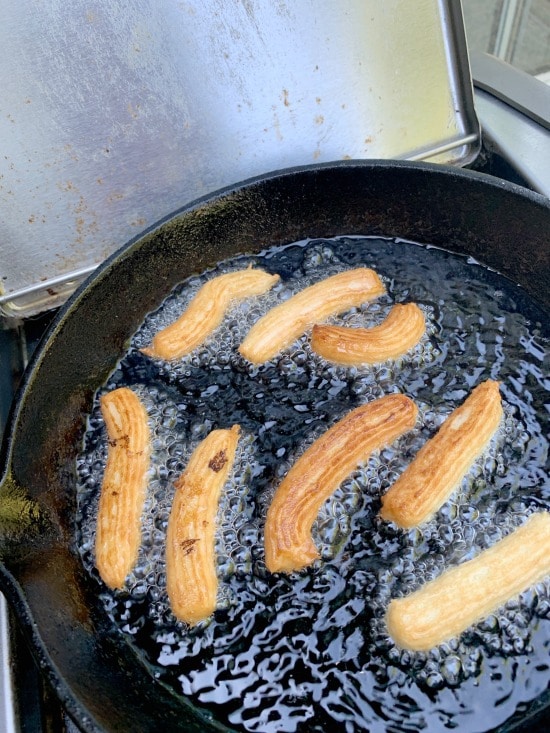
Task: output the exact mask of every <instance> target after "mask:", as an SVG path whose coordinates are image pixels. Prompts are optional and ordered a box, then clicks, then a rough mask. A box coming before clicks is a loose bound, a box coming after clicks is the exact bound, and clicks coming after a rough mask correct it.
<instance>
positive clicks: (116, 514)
mask: <svg viewBox="0 0 550 733" xmlns="http://www.w3.org/2000/svg"><path fill="white" fill-rule="evenodd" d="M100 404H101V411H102V413H103V419H104V420H105V425H106V427H107V439H108V441H109V443H108V450H107V464H106V466H105V472H104V474H103V482H102V485H101V494H100V498H99V509H98V515H97V533H96V542H95V554H96V566H97V569H98V570H99V574H100V575H101V577H102V579H103V580H104V582H105V583H106V584H107V585H108V586H109V587H110V588H121V587H122V586H123V584H124V579H125V578H126V576H127V575H128V573H129V572H130V570H131V569H132V568H133V566H134V564H135V562H136V559H137V554H138V550H139V544H140V541H141V512H142V510H143V503H144V501H145V492H146V488H147V470H148V467H149V456H150V435H149V425H148V422H147V420H148V418H147V412H146V410H145V408H144V406H143V405H142V403H141V402H140V399H139V397H138V396H137V395H136V394H135V392H132V390H131V389H128V387H120V388H119V389H115V390H113V391H112V392H109V393H108V394H106V395H104V396H103V397H101V399H100Z"/></svg>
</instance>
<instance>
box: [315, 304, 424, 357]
mask: <svg viewBox="0 0 550 733" xmlns="http://www.w3.org/2000/svg"><path fill="white" fill-rule="evenodd" d="M425 330H426V321H425V318H424V314H423V313H422V311H421V310H420V308H419V307H418V306H417V305H416V304H415V303H407V304H406V305H400V304H398V305H394V306H393V308H392V309H391V311H390V312H389V314H388V316H387V318H386V319H385V320H384V321H383V322H382V323H381V324H380V325H378V326H373V327H372V328H349V327H346V326H329V325H320V324H316V325H314V326H313V331H312V334H311V348H312V349H313V351H315V352H316V353H317V354H319V355H320V356H323V357H324V358H325V359H327V360H329V361H333V362H335V363H337V364H346V365H352V364H376V363H378V362H381V361H385V360H386V359H396V358H397V357H398V356H402V355H403V354H405V353H406V352H407V351H408V350H409V349H412V347H413V346H415V345H416V344H417V343H418V342H419V341H420V339H421V338H422V336H423V334H424V332H425Z"/></svg>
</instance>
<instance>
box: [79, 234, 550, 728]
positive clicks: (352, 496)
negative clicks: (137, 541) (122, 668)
mask: <svg viewBox="0 0 550 733" xmlns="http://www.w3.org/2000/svg"><path fill="white" fill-rule="evenodd" d="M249 263H252V264H254V265H255V266H258V267H263V268H265V269H267V270H269V271H271V272H277V273H279V274H280V275H281V283H280V284H279V285H278V286H277V287H276V288H275V289H274V290H273V291H272V292H271V293H269V294H266V295H264V296H261V297H258V298H255V299H251V300H249V301H246V302H245V303H244V304H240V305H237V306H235V307H234V308H233V309H232V310H231V311H230V312H229V313H228V315H227V318H226V319H225V321H224V323H223V325H222V326H221V327H220V328H219V329H218V330H217V332H216V333H215V334H214V335H213V336H212V338H210V339H209V340H208V342H207V343H206V344H205V345H204V347H202V348H200V349H199V350H197V351H196V352H195V353H193V354H191V355H190V356H189V357H186V358H184V359H182V360H181V361H179V362H177V363H175V364H169V363H166V362H152V361H151V360H149V359H147V358H146V357H145V356H143V355H142V354H141V353H140V352H139V350H138V349H139V348H140V347H142V346H144V345H145V344H147V343H149V341H150V340H151V338H152V336H153V334H154V333H156V332H157V331H158V330H159V329H160V328H162V327H163V326H165V325H167V324H168V323H170V322H171V321H172V320H174V319H175V318H176V317H177V316H178V315H179V314H180V313H181V312H182V311H183V310H184V308H185V306H186V304H187V303H188V302H189V300H190V298H191V297H192V296H193V294H194V293H195V292H196V291H197V290H198V288H199V287H200V286H201V285H202V284H203V283H204V282H206V280H208V279H210V278H212V277H214V276H216V275H218V274H221V273H222V272H227V271H229V270H234V269H240V268H243V267H246V266H248V264H249ZM360 265H366V266H369V267H373V268H374V269H375V270H376V271H377V272H378V273H379V275H380V276H381V277H382V278H383V279H384V281H385V283H386V286H387V295H385V296H384V297H381V298H379V299H378V300H376V301H375V302H373V303H370V304H367V305H365V306H364V307H362V308H356V309H353V310H352V311H350V312H348V313H346V314H344V315H343V316H341V317H338V318H334V319H332V320H333V321H334V322H335V323H348V324H351V325H355V326H368V325H374V324H376V323H378V322H379V321H380V320H382V318H383V317H384V316H385V315H386V313H387V312H388V310H389V308H390V306H391V305H392V304H393V303H396V302H408V301H414V302H416V303H418V304H419V305H420V306H421V307H422V308H423V310H424V312H425V314H426V317H427V322H428V329H427V334H426V336H425V337H424V338H423V340H422V342H421V343H420V344H419V345H418V346H417V347H416V348H415V349H413V350H412V352H410V353H409V354H407V355H406V356H405V357H403V358H401V359H399V360H397V362H388V363H385V364H381V365H378V366H375V367H362V368H342V367H334V366H331V365H329V364H328V363H327V362H325V361H324V360H323V359H321V358H319V357H316V356H314V355H313V354H312V353H311V351H310V348H309V344H308V337H307V336H305V337H303V338H301V339H300V340H299V341H298V342H296V343H295V344H293V345H292V346H291V347H290V348H289V349H287V350H286V351H285V352H284V353H283V354H281V355H280V356H279V357H277V358H276V359H274V360H273V361H271V362H269V363H268V364H266V365H263V366H260V367H251V366H250V365H249V364H247V363H246V362H245V361H244V360H243V359H242V358H241V357H240V356H239V355H238V353H237V347H238V345H239V343H240V341H241V340H242V338H243V337H244V335H245V333H246V332H247V330H248V329H249V328H250V326H251V324H252V323H253V322H254V321H255V320H256V319H257V318H258V317H259V316H260V315H261V314H262V313H264V312H265V311H266V310H267V309H268V308H269V307H271V306H272V305H274V304H275V303H277V302H280V301H281V300H283V299H285V298H286V297H288V295H289V294H292V293H294V292H297V291H298V290H300V289H301V288H303V287H304V286H305V285H308V284H311V283H312V282H315V281H318V280H321V279H323V278H325V277H327V276H328V275H330V274H333V273H335V272H339V271H341V270H344V269H346V268H350V267H357V266H360ZM543 318H544V315H543V313H542V312H541V311H539V310H538V309H537V307H536V305H535V304H533V303H532V302H530V301H529V300H528V299H527V298H526V297H525V295H524V294H523V293H522V291H521V290H520V289H519V288H517V287H515V286H514V285H513V284H511V283H510V282H509V281H508V280H506V279H504V278H502V277H501V276H499V275H498V274H496V273H494V272H492V271H489V270H487V269H486V268H484V267H482V266H480V265H479V264H477V263H475V262H473V261H470V260H468V259H466V258H463V257H459V256H457V255H453V254H450V253H448V252H445V251H442V250H440V249H436V248H432V247H425V246H420V245H416V244H412V243H408V242H402V241H395V240H386V239H378V238H376V239H375V238H356V237H342V238H338V239H334V240H315V241H308V242H301V243H298V244H294V245H290V246H287V247H283V248H278V249H274V250H269V251H267V252H264V253H262V254H260V255H258V256H254V257H252V256H246V257H237V258H235V259H233V260H230V261H227V262H225V263H222V264H221V265H219V267H217V268H216V269H214V270H211V271H209V272H206V273H204V274H203V275H201V276H198V277H193V278H191V279H189V280H188V281H187V282H185V283H183V284H182V285H180V286H179V287H178V288H177V289H176V290H175V291H174V293H173V294H172V295H171V296H170V297H169V298H168V299H167V300H166V301H165V303H164V304H163V305H162V307H161V308H160V309H159V310H158V311H157V312H156V313H153V314H151V315H149V316H148V317H147V319H146V321H145V323H144V324H143V325H142V327H141V328H140V330H139V331H138V332H137V333H136V334H135V337H134V339H133V342H132V345H131V348H130V350H129V351H128V353H127V354H126V356H125V358H124V359H123V360H122V361H121V363H120V365H119V367H118V368H117V370H116V371H115V372H114V373H113V375H112V377H111V378H110V380H109V382H108V384H107V385H105V387H104V388H103V390H101V391H100V393H101V392H102V391H104V390H110V389H113V388H114V387H117V386H121V385H130V386H132V387H133V388H134V389H136V390H137V391H138V392H139V394H140V395H141V396H142V397H143V399H144V401H145V403H146V406H147V409H148V411H149V416H150V421H151V426H152V429H153V430H154V444H153V467H152V469H151V475H150V482H149V496H148V499H147V505H146V510H145V516H144V530H143V543H142V549H141V551H140V556H139V561H138V564H137V566H136V568H135V570H134V572H133V573H132V574H131V576H130V577H129V578H128V582H127V587H126V588H125V590H124V591H122V592H117V593H111V592H108V591H106V590H105V588H104V586H102V585H98V592H100V593H101V595H102V599H103V601H104V604H105V608H106V609H107V612H108V613H109V614H110V616H111V617H112V619H113V622H114V623H115V624H116V625H117V626H118V627H119V629H120V632H121V633H122V634H124V635H125V636H126V638H127V639H128V643H129V644H131V645H132V646H133V647H134V648H135V650H136V654H138V655H139V656H140V658H142V659H144V660H145V661H146V663H147V664H148V666H149V667H150V669H151V674H152V676H154V677H155V678H157V679H161V680H163V681H164V682H165V683H167V684H168V685H170V686H172V688H173V689H174V691H175V694H183V695H185V696H188V697H189V698H190V699H191V700H192V701H193V702H194V704H196V705H197V706H199V707H202V708H203V709H204V710H205V713H206V714H207V715H209V716H211V717H212V718H213V719H215V720H218V721H220V722H222V723H225V724H226V725H227V726H228V727H230V728H233V729H236V730H245V731H259V732H261V733H270V732H271V731H332V730H335V729H337V730H342V731H346V732H351V731H361V730H368V731H370V732H371V733H375V732H378V731H395V732H396V733H397V732H399V733H401V732H402V731H442V730H447V729H452V728H458V729H460V730H468V731H469V733H476V732H481V731H486V730H489V729H491V728H495V727H497V726H499V725H500V724H502V723H503V722H504V721H506V720H508V719H509V718H510V717H511V716H512V715H513V714H514V713H515V712H516V711H521V710H523V709H525V707H526V706H527V704H528V703H529V701H531V700H533V699H534V698H536V697H537V696H538V695H540V694H541V693H542V692H543V691H544V690H545V689H546V687H547V685H548V682H549V680H550V668H549V662H550V659H549V646H550V599H549V590H550V587H549V582H548V581H547V582H544V583H540V584H539V585H537V586H536V587H534V588H531V589H530V590H528V591H526V592H525V593H524V594H522V596H521V597H520V598H519V600H518V599H516V600H513V601H510V602H509V603H508V604H506V606H505V607H503V608H501V609H500V610H499V611H498V612H497V613H495V614H492V615H491V616H489V618H487V619H485V620H484V621H482V622H481V623H479V624H477V625H476V626H474V627H472V628H470V629H468V630H467V631H466V632H465V633H464V634H463V635H462V636H461V637H460V638H459V639H453V640H452V641H450V642H449V643H446V644H442V645H441V646H439V647H438V648H436V649H434V650H432V651H430V652H429V653H426V654H424V653H409V652H405V651H401V650H399V649H397V648H396V647H395V645H394V644H393V642H392V640H391V639H390V638H389V637H388V634H387V632H386V628H385V624H384V615H385V611H386V609H387V606H388V603H389V601H390V599H391V598H392V597H394V596H400V595H403V594H405V593H407V592H409V591H411V590H413V589H415V588H417V587H418V586H420V585H421V584H423V583H424V582H426V581H427V580H428V579H430V578H433V577H435V576H437V575H438V574H440V573H441V572H442V571H443V570H444V568H446V567H448V566H450V565H453V564H456V563H459V562H462V561H464V560H466V559H469V558H471V557H473V556H474V555H476V554H477V553H478V552H479V551H480V550H482V549H483V548H485V547H488V546H490V545H492V544H494V543H495V542H496V541H497V540H499V539H500V538H501V537H503V536H505V535H506V534H508V533H509V532H510V531H511V530H512V529H513V528H514V527H516V526H518V525H520V524H522V523H523V522H524V521H525V519H526V517H527V516H528V515H529V514H530V513H531V512H533V511H534V510H537V509H541V508H542V509H547V508H548V506H549V501H550V492H549V485H548V473H547V468H548V406H546V407H545V402H546V403H548V393H549V391H550V390H549V387H550V384H549V379H548V353H549V344H550V341H549V333H548V325H547V323H545V322H544V321H543ZM488 378H492V379H497V380H499V381H500V382H501V392H502V395H503V399H504V410H505V419H504V421H503V425H502V427H501V428H500V430H499V432H498V434H497V435H496V436H495V438H494V439H493V441H492V443H491V445H490V447H489V448H488V449H487V450H486V451H485V453H484V455H483V457H482V458H481V459H480V460H478V461H477V462H476V463H475V465H474V467H473V468H472V470H471V471H470V473H469V474H468V476H467V478H466V479H465V480H464V481H463V483H462V485H461V486H460V488H459V489H458V491H457V492H456V493H455V494H454V495H453V497H452V499H451V500H450V501H449V502H448V503H447V504H445V506H444V507H443V508H442V509H441V510H440V511H439V512H438V514H437V516H436V517H435V518H434V519H432V520H431V521H430V522H428V523H426V524H425V525H423V526H422V527H421V528H419V529H415V530H411V531H408V532H402V531H399V530H397V529H396V528H395V527H393V526H391V525H388V524H386V523H384V522H381V521H380V519H379V517H378V510H379V508H380V496H381V495H382V494H383V493H384V492H385V491H386V490H387V489H388V487H389V486H390V485H391V483H392V482H393V481H394V480H395V478H396V477H397V476H398V475H399V474H400V473H401V471H402V470H403V469H404V467H405V466H406V465H407V464H408V463H409V461H410V460H411V458H412V456H413V455H414V454H415V452H416V451H417V450H418V449H419V447H420V446H421V445H422V444H423V443H424V442H425V441H426V440H427V439H428V438H429V437H430V436H431V435H433V433H434V432H435V431H436V429H437V427H438V426H439V425H440V424H441V422H442V421H443V419H444V418H445V417H446V416H447V415H448V414H449V413H450V412H451V411H452V410H453V409H454V408H455V407H456V406H457V405H458V404H460V403H461V402H462V401H463V400H464V399H465V397H466V395H467V394H468V393H469V392H470V390H471V389H472V388H473V387H474V385H476V384H478V383H479V382H481V381H482V380H485V379H488ZM395 391H402V392H404V393H405V394H407V395H409V396H410V397H412V398H413V399H414V400H415V401H416V402H417V404H418V405H419V408H420V418H419V421H418V424H417V427H416V429H415V430H413V431H412V432H411V433H409V434H408V435H406V436H404V437H403V438H401V439H400V440H398V441H397V442H396V443H395V444H394V445H392V446H391V447H390V448H387V449H385V450H383V451H381V452H380V453H377V454H375V455H373V456H372V457H371V458H370V459H369V460H368V461H367V462H366V463H365V464H364V465H363V466H361V467H360V468H359V469H358V470H357V471H355V472H354V473H353V474H352V475H351V476H350V477H349V478H348V479H347V480H346V481H345V482H344V483H343V484H342V485H341V486H340V488H339V489H338V490H337V491H336V493H335V494H334V495H333V497H331V498H330V499H329V500H328V501H327V502H326V504H325V505H324V506H323V508H322V510H321V512H320V515H319V518H318V521H317V522H316V525H315V527H314V537H315V540H316V542H317V545H318V546H319V548H320V550H321V555H322V559H321V560H320V561H319V562H317V563H316V564H315V565H314V566H313V567H311V568H309V569H308V570H305V571H303V572H301V573H295V574H292V575H290V576H280V575H270V574H269V573H268V572H267V571H266V569H265V564H264V557H263V548H262V532H263V524H264V518H265V513H266V509H267V506H268V504H269V500H270V498H271V496H272V494H273V491H274V488H275V487H276V485H277V484H278V483H279V481H280V480H281V477H282V476H283V475H284V474H285V472H286V471H287V470H288V468H289V466H290V465H292V463H293V461H294V460H295V459H296V457H297V456H298V455H300V453H302V452H303V451H304V450H305V448H306V447H307V446H308V445H310V444H311V442H312V441H313V440H314V439H315V438H317V437H318V436H319V435H320V434H321V433H322V432H324V431H325V430H326V429H327V427H328V426H329V425H331V424H333V423H334V422H335V421H336V420H338V419H339V418H340V417H342V416H343V415H344V414H345V413H346V412H348V411H349V410H350V409H352V408H353V407H355V406H357V405H359V404H362V403H364V402H367V401H369V400H372V399H374V398H376V397H379V396H381V395H383V394H386V393H389V392H395ZM98 396H99V394H98ZM234 423H239V424H240V425H241V427H242V434H243V438H242V440H241V443H240V447H239V450H238V455H237V460H236V465H235V470H234V472H233V476H232V478H231V479H230V481H229V482H228V485H227V487H226V491H225V493H224V496H223V499H222V501H221V504H220V511H219V518H218V524H219V532H218V538H217V552H218V569H219V577H220V591H219V604H218V610H217V612H216V614H215V615H214V617H213V618H212V619H210V620H209V621H208V622H205V623H202V624H200V625H198V626H197V627H195V628H193V629H189V628H188V627H186V626H185V625H184V624H182V623H179V622H177V621H176V620H175V618H174V617H173V615H172V614H171V612H170V609H169V607H168V603H167V596H166V590H165V585H166V578H165V566H164V555H163V548H164V543H165V533H166V524H167V519H168V514H169V510H170V504H171V499H172V495H173V482H174V479H175V478H176V477H177V476H178V475H179V474H180V472H181V471H182V470H183V468H184V467H185V465H186V461H187V459H188V457H189V455H190V453H191V451H192V450H193V448H194V447H195V446H196V445H197V443H198V441H199V440H201V439H202V438H204V437H205V436H206V434H207V433H208V432H209V431H210V430H211V429H213V428H218V427H229V426H231V425H232V424H234ZM105 455H106V440H105V429H104V425H103V422H102V419H101V416H100V413H99V409H98V406H97V401H96V404H95V408H94V411H93V413H92V415H91V416H90V419H89V429H88V431H87V434H86V437H85V442H84V447H83V451H82V454H81V455H80V457H79V460H78V475H79V515H78V528H77V536H78V544H79V547H80V551H81V555H82V559H83V562H84V564H85V566H86V568H87V569H88V570H89V572H90V573H91V574H92V575H93V576H94V577H95V578H97V571H96V570H95V569H94V557H93V541H94V534H95V517H96V509H97V500H98V492H99V488H100V484H101V478H102V473H103V468H104V461H105ZM456 602H457V604H460V603H461V599H460V598H458V597H457V599H456Z"/></svg>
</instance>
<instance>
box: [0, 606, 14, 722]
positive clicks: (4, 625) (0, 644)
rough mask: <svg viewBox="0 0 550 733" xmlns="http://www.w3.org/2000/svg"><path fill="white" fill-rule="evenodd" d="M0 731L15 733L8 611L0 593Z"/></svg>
mask: <svg viewBox="0 0 550 733" xmlns="http://www.w3.org/2000/svg"><path fill="white" fill-rule="evenodd" d="M0 730H1V731H3V733H15V714H14V706H13V690H12V685H11V675H10V644H9V629H8V609H7V606H6V599H5V598H4V596H3V595H2V593H0Z"/></svg>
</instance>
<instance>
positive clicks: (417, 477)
mask: <svg viewBox="0 0 550 733" xmlns="http://www.w3.org/2000/svg"><path fill="white" fill-rule="evenodd" d="M501 418H502V404H501V399H500V392H499V385H498V382H494V381H492V380H488V381H486V382H482V383H481V384H479V385H478V386H477V387H476V388H475V389H474V390H473V391H472V393H471V394H470V395H469V396H468V398H467V399H466V400H465V402H464V403H463V404H462V405H460V407H457V408H456V410H454V411H453V412H452V413H451V414H450V415H449V417H448V418H447V419H446V420H445V422H444V423H443V425H442V426H441V427H440V428H439V431H438V432H437V433H436V435H435V436H434V437H433V438H432V439H431V440H429V441H428V442H427V443H425V444H424V445H423V446H422V448H421V449H420V450H419V451H418V453H417V454H416V456H415V458H414V460H413V462H412V463H411V464H410V465H409V466H408V467H407V468H406V469H405V471H404V472H403V473H402V474H401V476H400V477H399V478H398V479H397V481H396V482H395V483H394V484H393V486H392V487H391V488H390V490H389V491H388V492H387V493H386V494H385V496H383V497H382V509H381V512H380V515H381V517H382V518H383V519H386V520H387V521H392V522H395V523H396V524H398V525H400V526H401V527H405V528H410V527H414V526H416V525H417V524H420V523H421V522H424V521H426V520H427V519H429V518H430V517H431V516H432V514H433V513H434V512H436V511H437V510H438V509H439V508H440V507H441V506H442V504H444V502H446V501H447V499H448V498H449V496H450V495H451V493H452V492H453V491H454V489H456V488H457V486H458V485H459V484H460V482H461V481H462V479H463V478H464V476H465V475H466V473H467V472H468V470H469V469H470V467H471V465H472V463H473V462H474V461H475V459H476V458H477V457H478V456H479V455H480V454H481V453H482V451H483V450H484V448H485V447H486V446H487V444H488V443H489V441H490V440H491V438H492V436H493V435H494V433H495V432H496V429H497V428H498V425H499V423H500V420H501Z"/></svg>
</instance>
